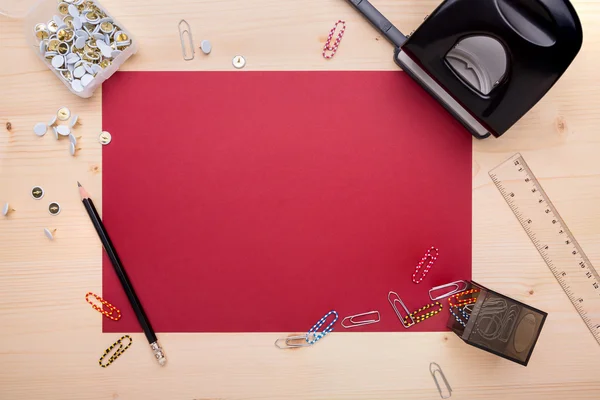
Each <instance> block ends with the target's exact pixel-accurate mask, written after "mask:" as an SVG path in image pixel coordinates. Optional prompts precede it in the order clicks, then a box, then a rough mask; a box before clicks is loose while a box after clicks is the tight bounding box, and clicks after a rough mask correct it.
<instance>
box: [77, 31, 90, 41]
mask: <svg viewBox="0 0 600 400" xmlns="http://www.w3.org/2000/svg"><path fill="white" fill-rule="evenodd" d="M75 36H77V37H85V38H86V39H87V38H88V37H89V35H88V33H87V32H86V31H84V30H83V29H79V30H77V31H75Z"/></svg>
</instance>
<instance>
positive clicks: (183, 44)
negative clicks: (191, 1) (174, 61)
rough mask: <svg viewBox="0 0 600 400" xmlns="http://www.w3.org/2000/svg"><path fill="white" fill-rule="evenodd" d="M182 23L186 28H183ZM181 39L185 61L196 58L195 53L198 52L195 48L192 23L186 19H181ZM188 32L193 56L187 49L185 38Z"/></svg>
mask: <svg viewBox="0 0 600 400" xmlns="http://www.w3.org/2000/svg"><path fill="white" fill-rule="evenodd" d="M181 25H184V27H183V28H184V29H183V30H182V29H181ZM178 27H179V40H180V41H181V52H182V53H183V59H184V60H185V61H190V60H193V59H194V55H195V54H196V50H195V49H194V39H193V38H192V28H190V24H188V22H187V21H186V20H185V19H182V20H181V21H179V25H178ZM186 33H187V38H188V43H189V46H190V51H191V52H192V55H191V57H190V56H189V55H188V52H187V50H186V48H185V47H186V46H185V44H186V40H185V36H186Z"/></svg>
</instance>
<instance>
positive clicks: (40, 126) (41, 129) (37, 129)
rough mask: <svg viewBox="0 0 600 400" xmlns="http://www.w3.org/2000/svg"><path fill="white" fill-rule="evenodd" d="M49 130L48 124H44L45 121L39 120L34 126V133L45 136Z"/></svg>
mask: <svg viewBox="0 0 600 400" xmlns="http://www.w3.org/2000/svg"><path fill="white" fill-rule="evenodd" d="M47 130H48V126H46V124H44V123H43V122H39V123H37V124H35V126H34V127H33V133H35V134H36V135H38V136H44V135H45V134H46V131H47Z"/></svg>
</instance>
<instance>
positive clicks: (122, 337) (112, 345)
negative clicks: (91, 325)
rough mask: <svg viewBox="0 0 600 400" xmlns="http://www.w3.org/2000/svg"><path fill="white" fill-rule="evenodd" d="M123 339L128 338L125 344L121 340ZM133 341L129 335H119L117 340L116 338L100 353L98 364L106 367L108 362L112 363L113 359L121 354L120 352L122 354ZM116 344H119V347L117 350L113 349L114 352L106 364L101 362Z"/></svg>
mask: <svg viewBox="0 0 600 400" xmlns="http://www.w3.org/2000/svg"><path fill="white" fill-rule="evenodd" d="M124 339H129V343H128V344H127V346H123V340H124ZM132 343H133V339H132V338H131V336H129V335H124V336H121V337H120V338H119V340H117V341H116V342H114V343H113V344H111V345H110V347H109V348H108V349H106V350H105V351H104V354H103V355H102V357H100V359H99V360H98V365H100V366H101V367H102V368H106V367H108V366H109V365H110V364H112V363H113V362H115V360H116V359H117V358H119V357H120V356H121V354H123V353H124V352H125V350H127V349H128V348H129V347H130V346H131V344H132ZM117 345H119V347H118V348H117V350H115V353H114V354H113V355H112V356H110V357H109V359H108V362H107V363H106V364H102V360H104V358H105V357H106V356H107V355H108V354H109V353H110V352H111V351H112V349H114V348H115V347H116V346H117Z"/></svg>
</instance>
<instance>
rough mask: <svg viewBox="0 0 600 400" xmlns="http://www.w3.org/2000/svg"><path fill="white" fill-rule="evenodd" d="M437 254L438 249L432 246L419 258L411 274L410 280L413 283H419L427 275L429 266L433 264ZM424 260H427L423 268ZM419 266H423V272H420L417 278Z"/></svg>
mask: <svg viewBox="0 0 600 400" xmlns="http://www.w3.org/2000/svg"><path fill="white" fill-rule="evenodd" d="M439 254H440V252H439V250H438V249H437V248H435V247H433V246H432V247H431V248H430V249H429V250H427V252H426V253H425V255H424V256H423V258H421V261H419V263H418V264H417V266H416V267H415V272H414V273H413V276H412V281H413V282H414V283H421V281H422V280H423V279H425V277H426V276H427V273H428V272H429V270H430V269H431V267H433V264H434V263H435V261H436V260H437V258H438V256H439ZM425 261H427V265H426V266H425V268H423V265H424V264H425ZM421 268H423V272H422V273H421V276H420V277H418V278H417V274H418V273H419V271H420V270H421Z"/></svg>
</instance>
